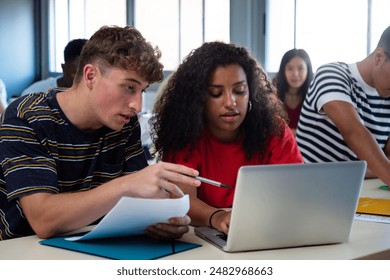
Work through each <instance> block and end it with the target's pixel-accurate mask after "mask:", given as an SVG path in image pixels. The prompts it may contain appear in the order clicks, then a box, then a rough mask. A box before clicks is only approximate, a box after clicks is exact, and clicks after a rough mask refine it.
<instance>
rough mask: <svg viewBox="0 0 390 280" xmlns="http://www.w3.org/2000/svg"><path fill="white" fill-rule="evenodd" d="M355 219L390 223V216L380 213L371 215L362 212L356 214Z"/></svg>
mask: <svg viewBox="0 0 390 280" xmlns="http://www.w3.org/2000/svg"><path fill="white" fill-rule="evenodd" d="M355 220H358V221H366V222H376V223H385V224H390V217H389V216H380V215H370V214H360V213H359V214H355Z"/></svg>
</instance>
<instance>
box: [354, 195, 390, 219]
mask: <svg viewBox="0 0 390 280" xmlns="http://www.w3.org/2000/svg"><path fill="white" fill-rule="evenodd" d="M356 212H357V213H363V214H373V215H383V216H390V199H382V198H369V197H361V198H360V199H359V204H358V207H357V210H356Z"/></svg>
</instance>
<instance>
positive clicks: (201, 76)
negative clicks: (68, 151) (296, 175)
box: [151, 42, 303, 233]
mask: <svg viewBox="0 0 390 280" xmlns="http://www.w3.org/2000/svg"><path fill="white" fill-rule="evenodd" d="M154 113H155V114H154V117H153V118H152V120H151V125H152V138H153V142H154V145H155V154H157V155H158V156H157V160H158V161H160V160H163V161H167V162H173V163H179V164H182V165H185V166H189V167H192V168H194V169H197V170H198V171H199V174H200V176H202V177H206V178H209V179H212V180H216V181H219V182H222V183H224V184H226V185H230V186H232V188H231V189H224V188H218V187H215V186H211V185H208V184H206V183H202V185H201V186H200V187H198V188H195V187H185V186H179V187H181V188H182V189H183V191H184V192H185V193H189V194H190V199H191V207H190V211H189V216H190V217H191V220H192V224H193V225H194V226H206V225H207V226H211V227H214V228H216V229H218V230H220V231H223V232H225V233H227V232H228V228H229V222H230V211H229V210H226V208H230V207H231V206H232V203H233V196H234V190H235V183H236V178H237V172H238V169H239V168H240V167H241V166H243V165H259V164H277V163H301V162H303V159H302V156H301V154H300V152H299V150H298V147H297V145H296V142H295V138H294V136H293V134H292V133H291V130H290V129H289V128H288V126H287V123H286V116H285V113H284V109H283V105H282V103H281V102H280V101H279V100H278V99H277V98H276V95H275V93H274V90H273V87H272V85H271V83H270V81H269V79H268V77H267V74H266V73H265V71H264V70H263V69H262V67H261V65H260V64H259V63H258V62H257V61H256V60H255V59H254V58H253V57H252V56H251V54H250V53H249V52H248V50H247V49H245V48H243V47H240V46H236V45H234V44H226V43H222V42H211V43H205V44H203V45H202V46H201V47H199V48H198V49H195V50H194V51H192V52H191V53H190V54H189V55H188V56H187V57H186V59H185V60H184V61H183V63H182V64H181V65H180V66H179V67H178V69H177V70H176V71H175V72H174V73H173V75H172V76H171V77H170V79H169V80H168V83H167V85H166V86H165V88H164V89H163V91H162V93H161V95H160V96H159V98H158V99H157V101H156V103H155V107H154Z"/></svg>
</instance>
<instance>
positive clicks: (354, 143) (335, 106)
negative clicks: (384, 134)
mask: <svg viewBox="0 0 390 280" xmlns="http://www.w3.org/2000/svg"><path fill="white" fill-rule="evenodd" d="M323 109H324V112H325V113H326V114H327V115H328V117H329V118H330V119H331V120H332V121H333V123H334V124H335V125H336V127H337V129H338V130H339V131H340V133H341V135H342V136H343V139H344V141H345V143H346V144H347V145H348V147H349V148H350V149H351V150H352V151H353V152H354V153H355V154H356V156H357V157H358V158H359V159H360V160H365V161H367V167H368V168H367V172H366V178H373V177H378V178H379V179H381V180H382V181H383V182H384V183H386V184H388V185H390V160H389V155H390V147H389V146H390V144H389V141H388V142H387V144H386V146H385V152H384V151H382V149H381V148H380V147H379V145H378V143H377V141H376V139H375V138H374V137H373V136H372V134H371V133H370V131H369V130H368V129H367V128H366V127H365V126H363V125H362V124H361V122H360V118H359V115H358V114H357V112H356V110H355V108H354V107H353V106H352V105H351V104H349V103H348V102H344V101H331V102H328V103H326V104H325V105H324V106H323ZM386 155H387V156H386Z"/></svg>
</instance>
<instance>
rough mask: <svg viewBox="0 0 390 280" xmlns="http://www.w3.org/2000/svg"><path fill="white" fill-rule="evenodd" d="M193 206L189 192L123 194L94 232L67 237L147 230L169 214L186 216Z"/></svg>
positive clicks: (110, 234) (111, 234) (140, 232)
mask: <svg viewBox="0 0 390 280" xmlns="http://www.w3.org/2000/svg"><path fill="white" fill-rule="evenodd" d="M189 207H190V201H189V197H188V195H185V196H183V197H181V198H174V199H145V198H133V197H122V198H121V199H120V200H119V201H118V203H117V204H116V205H115V206H114V208H112V209H111V211H110V212H108V213H107V215H106V216H105V217H104V218H103V219H102V220H101V221H100V223H99V224H97V225H96V227H95V228H94V229H93V230H91V231H90V232H88V233H86V234H85V235H82V236H74V237H68V238H66V240H69V241H77V240H88V239H96V238H107V237H119V236H130V235H136V234H143V233H144V231H145V229H146V228H147V227H148V226H149V225H154V224H157V223H167V222H168V219H169V218H172V217H183V216H185V215H186V214H187V212H188V210H189Z"/></svg>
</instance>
